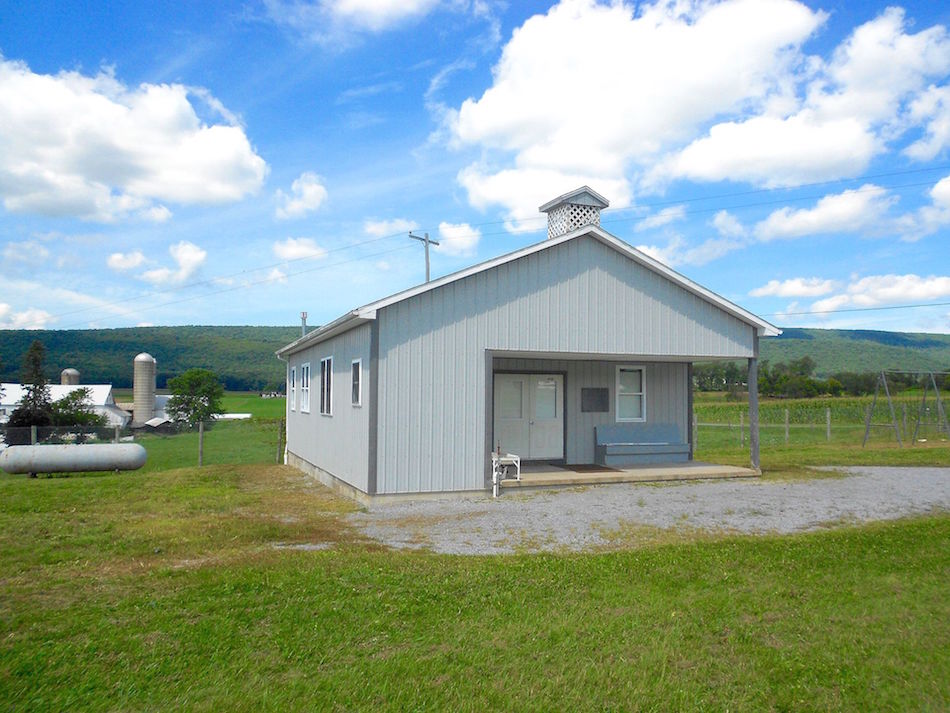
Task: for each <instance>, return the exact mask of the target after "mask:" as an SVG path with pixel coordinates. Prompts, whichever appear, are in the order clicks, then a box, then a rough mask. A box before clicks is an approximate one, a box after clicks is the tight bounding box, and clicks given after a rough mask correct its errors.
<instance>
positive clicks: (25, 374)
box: [8, 339, 53, 426]
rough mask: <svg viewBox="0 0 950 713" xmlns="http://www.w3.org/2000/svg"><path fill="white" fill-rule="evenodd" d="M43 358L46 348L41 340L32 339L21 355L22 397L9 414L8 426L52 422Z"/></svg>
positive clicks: (44, 424)
mask: <svg viewBox="0 0 950 713" xmlns="http://www.w3.org/2000/svg"><path fill="white" fill-rule="evenodd" d="M45 358H46V348H45V347H44V346H43V342H41V341H39V340H38V339H34V340H33V343H32V344H31V345H30V348H29V349H28V350H27V352H26V356H24V357H23V367H22V369H21V370H20V383H21V384H23V398H22V399H20V403H19V404H17V408H16V409H15V410H14V411H13V413H12V414H10V420H9V421H8V424H9V425H10V426H49V425H50V423H51V422H52V411H53V409H52V404H51V403H50V393H49V382H48V381H47V380H46V374H44V373H43V360H44V359H45Z"/></svg>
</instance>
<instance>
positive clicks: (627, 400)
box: [616, 366, 647, 421]
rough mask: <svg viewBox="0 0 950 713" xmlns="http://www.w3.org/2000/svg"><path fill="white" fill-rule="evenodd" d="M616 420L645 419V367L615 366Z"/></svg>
mask: <svg viewBox="0 0 950 713" xmlns="http://www.w3.org/2000/svg"><path fill="white" fill-rule="evenodd" d="M616 401H617V420H618V421H646V420H647V388H646V369H644V368H643V367H642V366H618V367H617V399H616Z"/></svg>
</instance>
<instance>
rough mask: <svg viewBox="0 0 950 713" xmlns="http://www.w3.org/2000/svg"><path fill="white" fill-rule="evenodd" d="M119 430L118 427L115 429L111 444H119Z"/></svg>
mask: <svg viewBox="0 0 950 713" xmlns="http://www.w3.org/2000/svg"><path fill="white" fill-rule="evenodd" d="M119 428H120V427H119V426H116V427H115V437H114V438H113V439H112V442H113V443H118V442H119Z"/></svg>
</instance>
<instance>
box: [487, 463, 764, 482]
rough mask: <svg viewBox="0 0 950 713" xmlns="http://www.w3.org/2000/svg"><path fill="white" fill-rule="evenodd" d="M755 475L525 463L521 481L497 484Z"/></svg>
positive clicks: (703, 468)
mask: <svg viewBox="0 0 950 713" xmlns="http://www.w3.org/2000/svg"><path fill="white" fill-rule="evenodd" d="M758 475H759V473H757V472H756V471H754V470H753V469H752V468H740V467H738V466H733V465H716V464H715V463H701V462H698V461H691V462H689V463H671V464H668V465H644V466H634V467H630V468H604V467H602V466H598V467H597V469H596V470H594V469H591V468H590V466H577V470H573V469H572V466H556V465H549V464H526V465H524V466H522V468H521V480H517V479H515V478H506V479H504V480H502V481H501V487H502V489H505V488H540V487H547V486H553V485H598V484H601V483H651V482H661V481H668V480H707V479H712V478H752V477H755V476H758Z"/></svg>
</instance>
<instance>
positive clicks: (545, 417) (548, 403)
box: [492, 374, 564, 460]
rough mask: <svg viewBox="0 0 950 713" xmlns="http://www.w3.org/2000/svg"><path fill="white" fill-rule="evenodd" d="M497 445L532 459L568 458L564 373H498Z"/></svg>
mask: <svg viewBox="0 0 950 713" xmlns="http://www.w3.org/2000/svg"><path fill="white" fill-rule="evenodd" d="M494 414H495V438H494V443H493V444H492V445H493V446H494V447H496V448H497V447H499V446H500V447H501V451H502V453H515V454H517V455H519V456H521V457H522V458H525V459H528V460H550V459H557V458H563V457H564V376H563V375H561V374H495V402H494Z"/></svg>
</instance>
